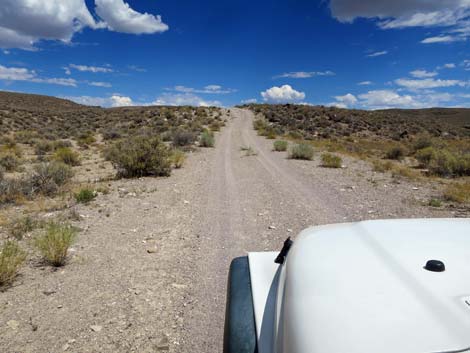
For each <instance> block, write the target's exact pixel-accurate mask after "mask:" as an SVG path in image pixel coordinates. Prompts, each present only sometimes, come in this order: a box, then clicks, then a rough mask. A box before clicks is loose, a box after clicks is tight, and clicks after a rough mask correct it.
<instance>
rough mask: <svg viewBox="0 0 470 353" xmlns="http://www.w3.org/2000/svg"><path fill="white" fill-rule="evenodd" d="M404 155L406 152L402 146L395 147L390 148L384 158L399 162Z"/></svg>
mask: <svg viewBox="0 0 470 353" xmlns="http://www.w3.org/2000/svg"><path fill="white" fill-rule="evenodd" d="M405 155H406V150H405V148H404V147H402V146H395V147H392V148H390V149H389V150H388V151H387V152H386V153H385V158H387V159H394V160H401V159H403V157H405Z"/></svg>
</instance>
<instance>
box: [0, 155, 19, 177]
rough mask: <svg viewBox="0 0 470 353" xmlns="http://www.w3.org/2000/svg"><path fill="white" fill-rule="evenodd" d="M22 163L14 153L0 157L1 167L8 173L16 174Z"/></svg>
mask: <svg viewBox="0 0 470 353" xmlns="http://www.w3.org/2000/svg"><path fill="white" fill-rule="evenodd" d="M20 164H21V161H20V159H19V158H18V157H16V156H15V155H14V154H13V153H10V152H7V153H5V154H2V155H0V167H2V168H3V169H4V170H5V171H7V172H14V171H16V170H17V169H18V167H19V166H20Z"/></svg>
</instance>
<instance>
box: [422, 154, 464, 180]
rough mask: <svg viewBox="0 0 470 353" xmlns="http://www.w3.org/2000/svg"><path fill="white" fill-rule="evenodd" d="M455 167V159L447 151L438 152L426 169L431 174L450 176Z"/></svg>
mask: <svg viewBox="0 0 470 353" xmlns="http://www.w3.org/2000/svg"><path fill="white" fill-rule="evenodd" d="M456 166H457V158H456V157H455V155H454V154H452V153H451V152H450V151H448V150H439V151H437V152H436V155H435V156H434V158H433V159H431V161H430V162H429V165H428V168H429V170H430V171H431V173H432V174H436V175H439V176H452V174H454V171H455V169H456Z"/></svg>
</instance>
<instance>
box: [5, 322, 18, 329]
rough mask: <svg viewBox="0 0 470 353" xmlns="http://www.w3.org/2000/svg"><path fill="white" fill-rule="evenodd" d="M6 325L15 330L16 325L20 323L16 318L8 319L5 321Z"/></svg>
mask: <svg viewBox="0 0 470 353" xmlns="http://www.w3.org/2000/svg"><path fill="white" fill-rule="evenodd" d="M7 325H8V327H9V328H11V329H12V330H17V329H18V327H20V323H19V322H18V321H16V320H10V321H8V322H7Z"/></svg>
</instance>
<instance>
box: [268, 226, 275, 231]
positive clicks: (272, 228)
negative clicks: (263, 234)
mask: <svg viewBox="0 0 470 353" xmlns="http://www.w3.org/2000/svg"><path fill="white" fill-rule="evenodd" d="M268 228H269V229H271V230H274V229H276V227H275V226H269V227H268Z"/></svg>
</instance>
